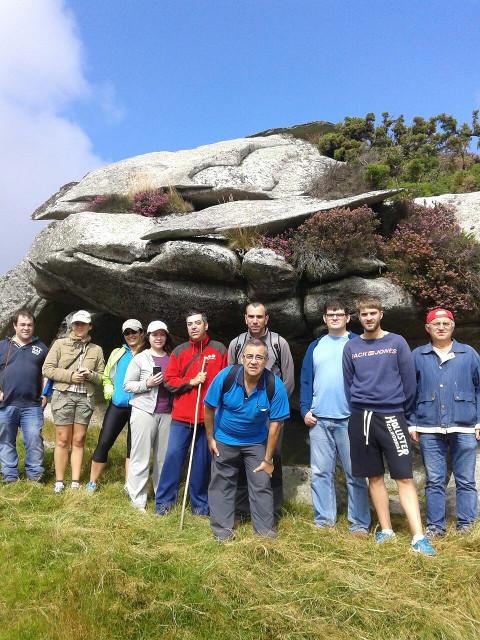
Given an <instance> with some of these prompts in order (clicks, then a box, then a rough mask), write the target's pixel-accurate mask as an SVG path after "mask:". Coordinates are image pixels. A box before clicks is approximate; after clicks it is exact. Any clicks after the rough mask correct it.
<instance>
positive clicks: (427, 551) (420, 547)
mask: <svg viewBox="0 0 480 640" xmlns="http://www.w3.org/2000/svg"><path fill="white" fill-rule="evenodd" d="M412 551H415V553H421V554H422V555H424V556H436V555H437V552H436V551H435V549H434V548H433V547H432V545H431V544H430V542H429V541H428V539H427V538H426V537H425V536H424V537H423V538H420V540H419V541H418V542H416V543H415V544H412Z"/></svg>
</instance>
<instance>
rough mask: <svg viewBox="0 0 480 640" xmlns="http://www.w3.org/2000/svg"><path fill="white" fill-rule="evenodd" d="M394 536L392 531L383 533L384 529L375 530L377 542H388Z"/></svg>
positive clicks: (393, 538)
mask: <svg viewBox="0 0 480 640" xmlns="http://www.w3.org/2000/svg"><path fill="white" fill-rule="evenodd" d="M395 538H396V536H395V534H394V532H393V531H392V533H385V532H384V531H377V532H376V533H375V542H376V543H377V544H382V543H383V542H390V541H392V540H395Z"/></svg>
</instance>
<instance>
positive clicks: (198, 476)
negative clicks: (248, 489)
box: [155, 420, 211, 516]
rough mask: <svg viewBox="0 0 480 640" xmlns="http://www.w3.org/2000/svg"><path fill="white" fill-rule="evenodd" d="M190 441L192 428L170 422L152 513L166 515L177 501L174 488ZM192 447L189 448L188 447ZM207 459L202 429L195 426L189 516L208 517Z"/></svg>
mask: <svg viewBox="0 0 480 640" xmlns="http://www.w3.org/2000/svg"><path fill="white" fill-rule="evenodd" d="M192 439H193V428H192V427H190V426H189V425H188V424H186V423H184V422H179V421H177V420H172V423H171V425H170V434H169V436H168V446H167V453H166V454H165V460H164V463H163V467H162V472H161V474H160V480H159V482H158V487H157V492H156V494H155V510H156V512H157V513H160V514H164V513H166V512H167V511H168V510H169V509H170V508H171V507H173V505H174V504H175V502H176V501H177V494H178V485H179V484H180V475H181V473H182V467H183V463H184V462H185V456H186V455H187V451H188V448H189V446H190V443H191V442H192ZM192 446H193V445H192ZM210 463H211V455H210V451H209V449H208V443H207V436H206V433H205V427H204V426H203V425H198V428H197V435H196V438H195V445H194V449H193V459H192V471H191V474H190V483H189V486H188V495H189V496H190V505H191V507H192V513H193V514H195V515H199V516H208V483H209V482H210Z"/></svg>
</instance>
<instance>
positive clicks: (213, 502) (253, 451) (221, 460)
mask: <svg viewBox="0 0 480 640" xmlns="http://www.w3.org/2000/svg"><path fill="white" fill-rule="evenodd" d="M217 448H218V452H219V454H220V455H219V456H213V457H212V472H211V479H210V485H209V487H208V504H209V506H210V526H211V528H212V532H213V535H214V537H215V538H216V539H217V540H228V539H229V538H233V527H234V524H235V495H236V492H237V481H238V473H239V469H240V468H241V467H243V466H244V467H245V471H246V476H247V485H248V498H249V502H250V512H251V514H252V525H253V529H254V531H255V533H258V534H259V535H263V536H268V537H275V535H276V534H275V531H274V518H273V492H272V487H271V485H270V476H269V475H268V473H265V471H257V473H253V470H254V469H255V468H256V467H258V465H259V464H260V463H261V462H262V460H263V458H264V456H265V443H262V444H250V445H238V446H233V445H228V444H223V443H221V442H218V441H217Z"/></svg>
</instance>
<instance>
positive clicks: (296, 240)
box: [262, 206, 381, 277]
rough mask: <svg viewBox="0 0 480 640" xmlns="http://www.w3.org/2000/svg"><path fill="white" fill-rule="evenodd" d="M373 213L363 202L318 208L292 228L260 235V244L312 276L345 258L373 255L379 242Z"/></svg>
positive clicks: (338, 265)
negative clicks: (326, 209) (353, 204)
mask: <svg viewBox="0 0 480 640" xmlns="http://www.w3.org/2000/svg"><path fill="white" fill-rule="evenodd" d="M378 225H379V221H378V220H377V218H376V216H375V213H374V212H373V211H372V210H371V209H370V208H369V207H366V206H363V207H359V208H357V209H344V208H337V209H332V210H330V211H319V212H318V213H315V214H314V215H312V216H310V218H308V220H306V221H305V222H304V223H303V224H301V225H300V226H299V227H298V228H297V229H295V230H288V231H286V232H284V233H283V234H281V235H277V236H273V237H271V236H263V237H262V244H263V246H264V247H268V248H270V249H273V250H274V251H276V252H277V253H279V254H280V255H283V256H284V257H286V258H287V259H288V260H289V262H290V263H291V264H293V265H294V266H295V267H296V268H297V270H298V271H299V272H300V273H301V272H303V271H304V270H306V269H307V270H308V271H309V273H310V274H311V275H313V276H314V277H321V276H322V274H324V273H326V272H329V273H332V272H333V273H334V272H336V271H339V270H340V269H341V268H342V267H343V266H345V264H347V262H349V261H350V260H354V259H359V258H368V257H375V256H376V255H377V251H378V246H379V244H380V242H381V240H380V236H379V235H377V234H376V233H375V232H376V229H377V227H378Z"/></svg>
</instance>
